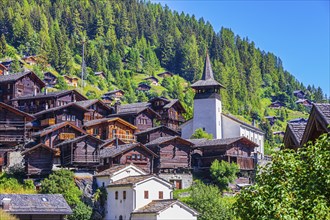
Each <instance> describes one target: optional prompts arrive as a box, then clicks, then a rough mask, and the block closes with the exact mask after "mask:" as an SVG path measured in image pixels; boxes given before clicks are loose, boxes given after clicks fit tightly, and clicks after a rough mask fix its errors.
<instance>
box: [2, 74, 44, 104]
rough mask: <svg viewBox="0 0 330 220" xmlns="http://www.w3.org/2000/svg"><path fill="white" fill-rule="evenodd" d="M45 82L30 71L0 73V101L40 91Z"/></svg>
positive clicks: (7, 100) (8, 100) (6, 101)
mask: <svg viewBox="0 0 330 220" xmlns="http://www.w3.org/2000/svg"><path fill="white" fill-rule="evenodd" d="M43 87H45V83H44V82H43V81H42V80H41V79H40V78H39V77H38V76H37V75H36V74H34V73H33V72H32V71H26V72H22V73H14V74H8V75H0V102H4V103H10V101H11V99H14V98H18V97H22V96H27V95H33V94H36V93H38V92H40V91H41V89H42V88H43Z"/></svg>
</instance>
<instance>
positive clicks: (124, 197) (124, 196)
mask: <svg viewBox="0 0 330 220" xmlns="http://www.w3.org/2000/svg"><path fill="white" fill-rule="evenodd" d="M123 199H126V191H123Z"/></svg>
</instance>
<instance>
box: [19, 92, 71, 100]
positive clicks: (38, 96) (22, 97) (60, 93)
mask: <svg viewBox="0 0 330 220" xmlns="http://www.w3.org/2000/svg"><path fill="white" fill-rule="evenodd" d="M70 92H71V90H62V91H56V92H49V93H47V94H45V93H43V92H42V93H38V94H36V95H25V96H21V97H18V98H15V99H13V101H15V100H25V99H39V98H54V97H57V96H61V95H66V94H67V93H70Z"/></svg>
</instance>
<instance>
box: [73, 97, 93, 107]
mask: <svg viewBox="0 0 330 220" xmlns="http://www.w3.org/2000/svg"><path fill="white" fill-rule="evenodd" d="M96 102H98V100H97V99H90V100H84V101H79V102H75V103H76V104H77V105H79V106H81V107H83V108H88V107H89V106H91V105H93V104H94V103H96Z"/></svg>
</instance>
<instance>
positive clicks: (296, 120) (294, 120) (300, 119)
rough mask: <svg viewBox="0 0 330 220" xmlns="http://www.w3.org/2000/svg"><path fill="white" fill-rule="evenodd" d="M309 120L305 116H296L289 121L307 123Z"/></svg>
mask: <svg viewBox="0 0 330 220" xmlns="http://www.w3.org/2000/svg"><path fill="white" fill-rule="evenodd" d="M307 121H308V120H307V119H305V118H295V119H291V120H290V121H288V123H306V122H307Z"/></svg>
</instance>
